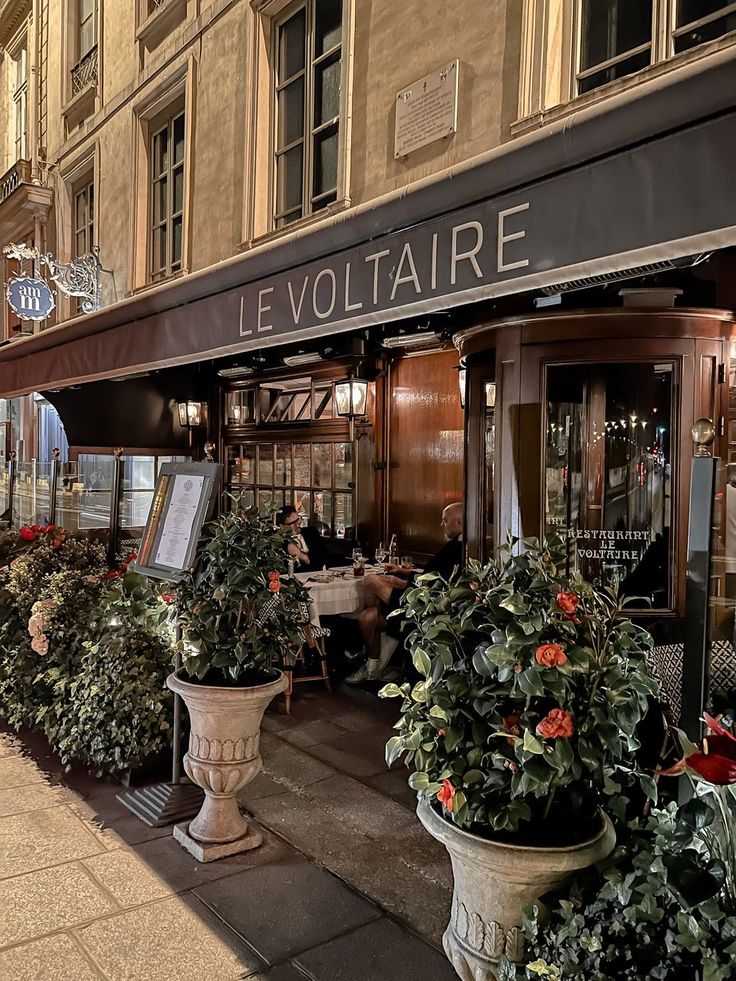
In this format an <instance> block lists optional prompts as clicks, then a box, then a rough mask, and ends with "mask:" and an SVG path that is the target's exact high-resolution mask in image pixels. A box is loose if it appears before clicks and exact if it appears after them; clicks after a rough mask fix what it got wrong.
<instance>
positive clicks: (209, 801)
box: [166, 673, 287, 861]
mask: <svg viewBox="0 0 736 981" xmlns="http://www.w3.org/2000/svg"><path fill="white" fill-rule="evenodd" d="M166 684H167V685H168V687H169V688H170V689H171V690H172V691H173V692H176V694H177V695H180V696H181V697H182V698H183V700H184V703H185V705H186V707H187V709H188V711H189V718H190V721H191V732H190V735H189V751H188V752H187V753H186V754H185V756H184V769H185V771H186V773H187V776H188V777H189V778H190V779H191V780H193V781H194V783H196V784H197V785H198V786H200V787H201V788H202V789H203V790H204V792H205V798H204V803H203V804H202V807H201V809H200V811H199V814H197V816H196V817H195V818H194V819H193V820H192V821H191V823H190V824H189V826H188V827H187V828H186V829H185V830H180V833H179V834H176V831H175V836H176V837H177V839H178V840H179V841H181V843H182V844H184V845H185V847H189V846H188V845H187V842H186V841H184V840H183V837H188V838H190V839H193V840H194V842H201V843H202V844H203V845H205V846H215V850H213V849H212V848H211V849H210V851H209V852H207V851H206V849H205V850H202V849H199V850H198V851H196V852H195V849H194V848H190V849H189V850H190V851H193V852H195V853H196V854H197V855H198V857H200V860H202V861H208V860H211V859H212V858H219V857H221V856H222V855H225V854H233V853H234V852H236V851H242V850H245V849H246V848H253V847H255V846H256V845H258V844H260V835H258V836H257V838H258V840H254V836H253V834H252V833H250V834H249V830H248V823H247V821H246V820H245V818H244V817H243V815H242V814H241V813H240V809H239V807H238V802H237V800H236V799H235V795H236V794H237V792H238V791H239V790H242V789H243V787H245V786H246V784H248V783H249V782H250V781H251V780H252V779H253V777H254V776H255V775H256V774H257V773H258V772H259V771H260V769H261V767H262V766H263V761H262V760H261V754H260V752H259V747H260V739H261V720H262V718H263V713H264V712H265V710H266V707H267V706H268V703H269V702H270V701H271V699H273V698H274V697H275V696H276V695H278V694H280V693H281V692H282V691H284V690H285V688H286V686H287V680H286V677H285V675H283V674H281V673H280V674H279V677H278V678H277V679H276V680H275V681H272V682H269V683H268V684H265V685H256V686H254V687H252V688H220V687H216V686H214V685H194V684H192V683H191V682H189V681H184V679H183V678H182V677H181V675H180V674H179V673H174V674H170V675H169V677H168V678H167V679H166ZM178 827H179V828H181V826H178ZM217 846H220V847H219V850H217Z"/></svg>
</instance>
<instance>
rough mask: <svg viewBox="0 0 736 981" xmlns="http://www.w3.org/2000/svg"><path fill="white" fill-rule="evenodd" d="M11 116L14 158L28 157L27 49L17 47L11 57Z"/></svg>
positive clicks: (24, 158)
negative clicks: (15, 52) (13, 134)
mask: <svg viewBox="0 0 736 981" xmlns="http://www.w3.org/2000/svg"><path fill="white" fill-rule="evenodd" d="M13 118H14V133H15V159H16V160H26V159H27V157H28V49H27V48H26V47H25V45H24V46H23V47H22V48H19V49H18V51H17V54H16V55H15V57H14V59H13Z"/></svg>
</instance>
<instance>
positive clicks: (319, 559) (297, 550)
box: [276, 506, 328, 572]
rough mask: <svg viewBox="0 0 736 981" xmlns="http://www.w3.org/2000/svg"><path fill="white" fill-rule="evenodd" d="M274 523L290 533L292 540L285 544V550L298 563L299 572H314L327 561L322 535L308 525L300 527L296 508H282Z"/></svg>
mask: <svg viewBox="0 0 736 981" xmlns="http://www.w3.org/2000/svg"><path fill="white" fill-rule="evenodd" d="M276 524H277V525H279V527H280V528H281V530H282V531H285V532H287V533H288V534H289V535H291V537H292V539H293V541H290V542H289V544H288V545H287V546H286V548H287V552H288V553H289V555H290V556H291V557H292V558H293V559H294V561H295V562H297V563H298V565H299V571H300V572H315V571H318V570H320V569H322V568H323V567H324V566H325V565H326V563H327V561H328V556H327V549H326V548H325V545H324V542H323V541H322V536H321V535H320V533H319V532H318V531H317V529H316V528H312V527H310V526H309V525H307V526H305V527H304V528H302V519H301V518H300V517H299V514H298V512H297V510H296V508H294V507H292V506H288V507H285V508H282V509H281V510H280V511H279V512H278V514H277V515H276Z"/></svg>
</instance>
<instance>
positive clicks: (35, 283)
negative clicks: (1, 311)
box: [5, 276, 56, 320]
mask: <svg viewBox="0 0 736 981" xmlns="http://www.w3.org/2000/svg"><path fill="white" fill-rule="evenodd" d="M5 293H6V295H7V298H8V304H9V306H10V308H11V310H13V311H14V312H15V313H16V315H17V316H18V317H20V319H21V320H45V319H46V318H47V317H48V316H49V314H50V313H51V311H52V310H53V309H54V307H55V306H56V303H55V302H54V294H53V293H52V292H51V290H50V289H49V286H48V283H46V281H45V280H43V279H31V278H30V276H17V277H15V278H13V279H9V280H8V285H7V288H6V290H5Z"/></svg>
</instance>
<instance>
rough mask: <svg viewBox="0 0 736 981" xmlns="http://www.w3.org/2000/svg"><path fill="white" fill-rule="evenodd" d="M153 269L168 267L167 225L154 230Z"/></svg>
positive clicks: (155, 270)
mask: <svg viewBox="0 0 736 981" xmlns="http://www.w3.org/2000/svg"><path fill="white" fill-rule="evenodd" d="M153 269H154V272H158V271H159V270H161V269H163V270H165V269H166V225H162V226H161V227H160V228H154V230H153Z"/></svg>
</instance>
